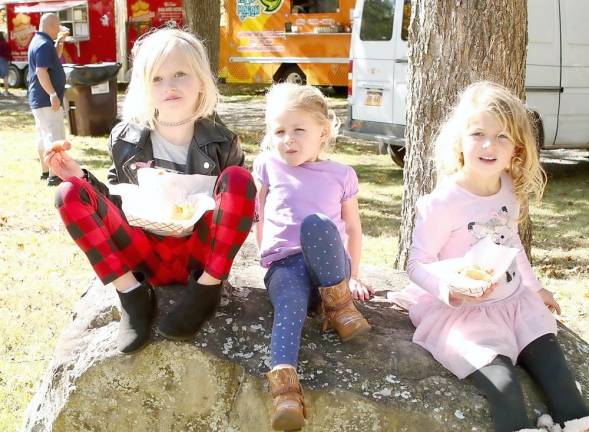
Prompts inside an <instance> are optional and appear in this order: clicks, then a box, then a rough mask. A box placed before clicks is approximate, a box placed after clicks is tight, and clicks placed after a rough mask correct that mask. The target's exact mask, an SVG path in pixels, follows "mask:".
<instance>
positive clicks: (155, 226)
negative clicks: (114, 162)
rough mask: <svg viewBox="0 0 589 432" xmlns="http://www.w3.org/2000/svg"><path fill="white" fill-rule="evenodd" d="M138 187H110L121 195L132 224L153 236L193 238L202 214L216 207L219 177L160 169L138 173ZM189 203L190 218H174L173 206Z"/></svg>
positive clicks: (144, 169)
mask: <svg viewBox="0 0 589 432" xmlns="http://www.w3.org/2000/svg"><path fill="white" fill-rule="evenodd" d="M137 176H138V180H139V185H134V184H129V183H124V184H118V185H114V186H111V187H110V193H112V194H115V195H120V196H121V198H122V208H123V212H124V213H125V216H126V217H127V221H128V222H129V225H132V226H138V227H141V228H143V229H145V230H147V231H149V232H152V233H154V234H158V235H163V236H174V237H183V236H187V235H190V234H191V233H192V231H193V229H194V224H195V223H196V222H197V221H198V220H199V219H200V218H201V217H202V215H203V214H204V213H205V212H206V211H208V210H213V209H214V208H215V201H214V199H213V198H212V193H213V187H214V185H215V181H216V177H212V176H203V175H198V174H195V175H183V174H174V173H169V172H167V171H164V170H160V169H157V168H141V169H139V170H138V171H137ZM183 203H189V204H191V205H192V206H193V208H194V213H193V215H192V217H191V218H190V219H187V220H176V219H172V217H171V213H172V207H173V206H174V204H183Z"/></svg>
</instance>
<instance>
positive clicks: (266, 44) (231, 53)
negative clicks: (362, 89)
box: [219, 0, 355, 90]
mask: <svg viewBox="0 0 589 432" xmlns="http://www.w3.org/2000/svg"><path fill="white" fill-rule="evenodd" d="M354 3H355V0H225V1H224V7H223V9H222V14H221V38H220V43H221V46H220V60H219V74H220V77H221V78H222V79H224V80H226V81H227V82H229V83H243V84H254V83H260V84H270V83H272V82H280V81H289V82H297V83H307V84H312V85H321V86H323V85H325V86H330V85H331V86H336V87H340V88H342V89H344V90H345V89H346V86H347V84H348V57H349V50H350V35H351V22H350V11H351V9H352V8H353V7H354Z"/></svg>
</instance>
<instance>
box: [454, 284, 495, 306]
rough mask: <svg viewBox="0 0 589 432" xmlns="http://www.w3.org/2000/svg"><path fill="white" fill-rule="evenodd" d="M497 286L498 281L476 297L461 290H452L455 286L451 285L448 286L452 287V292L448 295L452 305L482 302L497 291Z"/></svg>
mask: <svg viewBox="0 0 589 432" xmlns="http://www.w3.org/2000/svg"><path fill="white" fill-rule="evenodd" d="M489 283H490V282H489ZM496 287H497V284H496V283H494V284H491V285H490V286H489V287H488V288H486V289H485V292H484V293H483V294H482V295H481V296H479V297H474V296H469V295H466V294H462V293H459V292H455V291H453V290H452V288H453V287H452V286H450V287H448V288H449V289H450V294H449V296H448V297H449V301H450V304H451V305H452V306H460V305H462V304H464V303H480V302H483V301H485V300H487V299H488V298H489V297H490V296H491V294H493V291H495V288H496Z"/></svg>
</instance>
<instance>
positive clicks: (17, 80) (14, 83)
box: [8, 65, 22, 88]
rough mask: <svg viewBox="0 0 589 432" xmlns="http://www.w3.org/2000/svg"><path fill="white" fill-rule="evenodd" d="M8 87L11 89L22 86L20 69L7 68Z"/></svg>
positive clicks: (13, 66) (12, 66)
mask: <svg viewBox="0 0 589 432" xmlns="http://www.w3.org/2000/svg"><path fill="white" fill-rule="evenodd" d="M8 85H9V86H10V87H13V88H14V87H20V86H21V85H22V76H21V73H20V69H19V68H17V67H16V66H15V65H10V66H8Z"/></svg>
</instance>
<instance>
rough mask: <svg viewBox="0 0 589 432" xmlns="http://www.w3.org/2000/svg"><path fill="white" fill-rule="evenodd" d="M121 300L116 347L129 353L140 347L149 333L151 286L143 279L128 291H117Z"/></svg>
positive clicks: (152, 304) (153, 306) (151, 313)
mask: <svg viewBox="0 0 589 432" xmlns="http://www.w3.org/2000/svg"><path fill="white" fill-rule="evenodd" d="M117 294H118V295H119V299H120V300H121V321H120V322H119V332H118V334H117V348H118V349H119V351H120V352H122V353H125V354H129V353H132V352H133V351H137V350H138V349H139V348H142V347H143V346H144V345H145V344H146V343H147V341H148V340H149V336H150V333H151V321H152V319H153V315H154V309H155V295H154V292H153V288H152V287H151V286H150V285H149V284H148V283H147V282H146V281H143V282H142V283H141V286H139V287H137V288H135V289H134V290H133V291H130V292H128V293H121V292H119V291H117Z"/></svg>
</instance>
